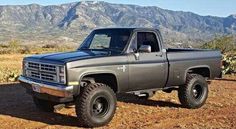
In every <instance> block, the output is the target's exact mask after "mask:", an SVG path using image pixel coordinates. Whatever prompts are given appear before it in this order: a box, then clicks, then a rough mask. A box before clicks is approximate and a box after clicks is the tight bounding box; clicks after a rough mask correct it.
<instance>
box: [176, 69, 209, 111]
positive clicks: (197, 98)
mask: <svg viewBox="0 0 236 129" xmlns="http://www.w3.org/2000/svg"><path fill="white" fill-rule="evenodd" d="M178 97H179V101H180V103H181V104H182V105H183V107H185V108H190V109H196V108H200V107H202V106H203V105H204V104H205V102H206V100H207V97H208V83H207V81H206V80H205V78H204V77H203V76H201V75H198V74H187V78H186V84H185V85H183V86H180V87H179V90H178Z"/></svg>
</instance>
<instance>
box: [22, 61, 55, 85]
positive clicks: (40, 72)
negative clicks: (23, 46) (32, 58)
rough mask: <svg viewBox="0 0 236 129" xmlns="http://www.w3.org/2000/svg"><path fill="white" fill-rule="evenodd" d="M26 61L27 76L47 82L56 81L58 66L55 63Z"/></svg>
mask: <svg viewBox="0 0 236 129" xmlns="http://www.w3.org/2000/svg"><path fill="white" fill-rule="evenodd" d="M27 63H28V64H27V68H26V76H27V77H30V78H34V79H37V80H42V81H48V82H58V67H57V66H56V65H51V64H43V63H35V62H27Z"/></svg>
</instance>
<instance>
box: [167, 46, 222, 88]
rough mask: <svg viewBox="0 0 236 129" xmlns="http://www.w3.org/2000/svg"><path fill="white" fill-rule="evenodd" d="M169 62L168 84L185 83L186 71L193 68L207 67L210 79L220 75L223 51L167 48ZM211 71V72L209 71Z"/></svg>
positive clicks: (206, 72)
mask: <svg viewBox="0 0 236 129" xmlns="http://www.w3.org/2000/svg"><path fill="white" fill-rule="evenodd" d="M167 59H168V63H169V81H168V83H167V84H168V85H182V84H184V83H185V80H183V79H185V78H186V77H185V76H186V73H187V72H188V71H189V70H191V69H196V68H198V67H199V68H201V67H204V68H207V69H208V70H207V71H206V70H205V71H204V72H205V74H210V77H209V79H213V78H216V77H220V74H221V53H220V51H215V50H202V49H173V48H171V49H167ZM200 71H202V70H200ZM208 72H209V73H208Z"/></svg>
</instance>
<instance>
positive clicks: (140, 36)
mask: <svg viewBox="0 0 236 129" xmlns="http://www.w3.org/2000/svg"><path fill="white" fill-rule="evenodd" d="M142 45H150V46H151V48H152V52H159V51H160V48H159V45H158V41H157V38H156V34H155V33H153V32H138V33H137V48H138V49H139V48H140V46H142Z"/></svg>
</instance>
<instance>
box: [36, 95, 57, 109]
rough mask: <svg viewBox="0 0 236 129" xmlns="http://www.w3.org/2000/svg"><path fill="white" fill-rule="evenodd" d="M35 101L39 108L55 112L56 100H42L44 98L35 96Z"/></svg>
mask: <svg viewBox="0 0 236 129" xmlns="http://www.w3.org/2000/svg"><path fill="white" fill-rule="evenodd" d="M33 101H34V104H35V105H36V107H37V108H38V109H40V110H42V111H45V112H53V111H54V106H55V105H57V103H55V102H51V101H47V100H42V99H39V98H36V97H33Z"/></svg>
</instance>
